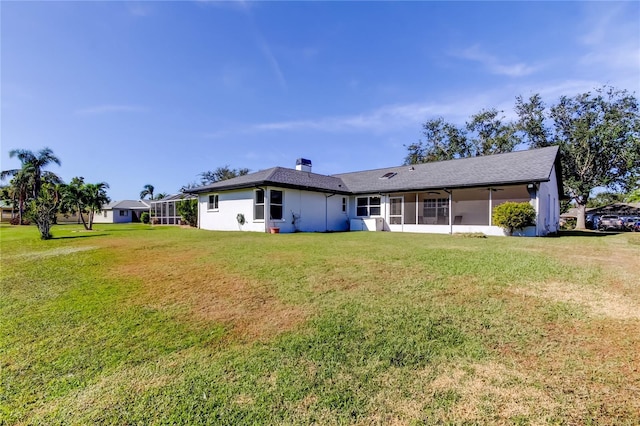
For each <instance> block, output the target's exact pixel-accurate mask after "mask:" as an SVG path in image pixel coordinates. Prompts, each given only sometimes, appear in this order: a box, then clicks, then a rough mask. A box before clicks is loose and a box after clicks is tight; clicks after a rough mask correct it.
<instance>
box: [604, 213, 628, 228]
mask: <svg viewBox="0 0 640 426" xmlns="http://www.w3.org/2000/svg"><path fill="white" fill-rule="evenodd" d="M598 230H599V231H611V230H613V231H624V221H623V220H622V219H620V216H616V215H611V214H608V215H604V216H602V217H600V223H599V224H598Z"/></svg>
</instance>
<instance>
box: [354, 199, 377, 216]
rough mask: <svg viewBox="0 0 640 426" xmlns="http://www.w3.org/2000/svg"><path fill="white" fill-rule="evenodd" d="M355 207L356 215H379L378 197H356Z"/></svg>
mask: <svg viewBox="0 0 640 426" xmlns="http://www.w3.org/2000/svg"><path fill="white" fill-rule="evenodd" d="M356 207H357V208H356V215H357V216H380V197H358V198H357V199H356Z"/></svg>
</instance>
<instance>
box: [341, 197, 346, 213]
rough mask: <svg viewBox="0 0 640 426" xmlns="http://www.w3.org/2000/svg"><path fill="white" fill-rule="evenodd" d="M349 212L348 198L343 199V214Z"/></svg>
mask: <svg viewBox="0 0 640 426" xmlns="http://www.w3.org/2000/svg"><path fill="white" fill-rule="evenodd" d="M346 212H347V197H342V213H346Z"/></svg>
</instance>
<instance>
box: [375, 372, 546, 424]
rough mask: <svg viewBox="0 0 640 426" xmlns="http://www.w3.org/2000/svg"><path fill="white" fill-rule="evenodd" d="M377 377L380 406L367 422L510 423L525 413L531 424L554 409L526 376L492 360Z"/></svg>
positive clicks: (377, 401)
mask: <svg viewBox="0 0 640 426" xmlns="http://www.w3.org/2000/svg"><path fill="white" fill-rule="evenodd" d="M443 368H444V371H443ZM381 382H382V384H381V387H382V389H384V390H383V391H382V392H380V393H379V394H378V395H377V396H376V397H375V400H374V403H375V405H376V406H377V407H378V409H377V410H378V411H379V412H378V413H375V414H373V416H372V418H371V419H370V420H371V423H378V424H398V425H400V424H409V423H410V422H415V420H417V419H424V420H425V421H427V420H428V422H429V423H430V424H441V423H444V424H446V423H449V422H453V423H460V422H462V423H466V422H468V423H476V422H479V423H491V424H513V422H514V420H516V419H518V418H527V419H528V420H529V422H530V423H529V424H546V423H547V421H548V419H549V418H551V417H552V415H553V413H554V412H555V410H556V409H557V403H556V402H555V401H554V400H553V398H552V397H551V396H550V395H548V394H547V393H546V392H545V391H544V390H543V389H541V388H540V387H538V386H536V385H535V384H534V383H531V382H530V377H527V376H526V375H525V374H524V373H521V372H519V371H516V370H514V369H512V368H509V367H507V366H506V365H503V364H500V363H496V362H487V363H472V364H466V363H458V364H457V365H456V366H452V367H451V368H445V367H444V366H442V365H441V366H436V367H427V368H425V369H422V370H420V371H417V372H415V373H413V374H412V376H410V377H407V375H406V373H403V372H391V373H389V374H387V375H385V376H383V377H381ZM535 419H537V420H535ZM536 421H537V422H538V423H536Z"/></svg>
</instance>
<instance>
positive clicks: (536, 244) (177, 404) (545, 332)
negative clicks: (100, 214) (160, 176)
mask: <svg viewBox="0 0 640 426" xmlns="http://www.w3.org/2000/svg"><path fill="white" fill-rule="evenodd" d="M95 227H96V228H97V229H96V230H95V231H93V232H85V231H82V230H81V228H80V227H76V226H73V225H65V226H56V227H54V228H53V234H54V237H55V239H53V240H50V241H41V240H39V237H38V232H37V229H36V228H35V227H8V226H2V227H0V242H1V255H2V270H1V278H2V281H1V287H0V331H1V332H0V424H47V425H49V424H97V423H107V424H111V423H113V424H160V423H161V424H203V423H206V424H230V425H232V424H233V425H237V424H311V423H315V424H367V425H368V424H443V423H444V424H477V423H492V424H496V423H497V424H514V423H515V424H548V423H551V424H629V425H631V424H639V423H640V338H639V336H640V266H639V263H640V261H639V259H640V234H620V235H607V236H596V235H597V234H577V235H575V236H563V237H560V238H465V237H464V236H449V235H416V234H392V233H366V232H360V233H336V234H289V235H284V234H276V235H270V234H256V233H225V232H209V231H200V230H195V229H182V228H177V227H148V226H144V225H96V226H95Z"/></svg>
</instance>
